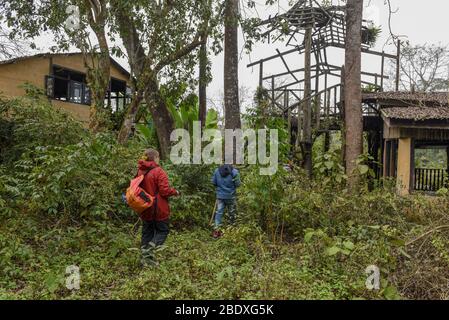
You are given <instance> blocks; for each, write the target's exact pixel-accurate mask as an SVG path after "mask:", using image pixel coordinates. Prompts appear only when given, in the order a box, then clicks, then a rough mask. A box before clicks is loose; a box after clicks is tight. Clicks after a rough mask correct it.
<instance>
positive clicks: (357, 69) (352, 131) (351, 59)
mask: <svg viewBox="0 0 449 320" xmlns="http://www.w3.org/2000/svg"><path fill="white" fill-rule="evenodd" d="M362 13H363V1H360V0H348V1H347V5H346V51H345V80H344V83H345V87H344V101H345V103H344V104H345V136H346V139H345V141H346V147H345V148H346V154H345V156H346V172H347V175H348V187H349V189H350V190H351V191H355V190H356V188H357V186H358V182H359V175H358V172H357V164H356V160H357V158H358V157H359V156H360V155H361V154H362V152H363V116H362V90H361V85H362V84H361V39H362V36H361V29H362Z"/></svg>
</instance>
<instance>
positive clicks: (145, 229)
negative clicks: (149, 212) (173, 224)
mask: <svg viewBox="0 0 449 320" xmlns="http://www.w3.org/2000/svg"><path fill="white" fill-rule="evenodd" d="M142 222H143V224H142V242H141V246H142V247H146V246H148V244H149V243H150V242H153V243H154V244H155V245H156V246H161V245H163V244H164V242H165V240H167V237H168V234H169V232H170V230H169V225H168V220H165V221H142Z"/></svg>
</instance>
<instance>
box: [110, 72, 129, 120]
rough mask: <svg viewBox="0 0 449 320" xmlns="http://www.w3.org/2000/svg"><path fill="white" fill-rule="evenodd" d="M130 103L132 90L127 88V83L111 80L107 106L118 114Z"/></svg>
mask: <svg viewBox="0 0 449 320" xmlns="http://www.w3.org/2000/svg"><path fill="white" fill-rule="evenodd" d="M130 101H131V89H130V88H129V87H127V86H126V82H125V81H121V80H118V79H114V78H111V82H110V83H109V90H108V92H107V94H106V97H105V102H104V104H105V106H108V107H109V108H110V109H111V110H112V112H117V111H122V110H123V109H124V108H125V106H126V105H127V104H128V103H129V102H130Z"/></svg>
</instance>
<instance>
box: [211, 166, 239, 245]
mask: <svg viewBox="0 0 449 320" xmlns="http://www.w3.org/2000/svg"><path fill="white" fill-rule="evenodd" d="M212 183H213V185H214V186H215V189H216V194H217V210H216V212H215V224H214V232H213V233H212V236H213V237H214V238H220V237H221V236H222V232H221V231H220V226H221V224H222V220H223V214H224V210H225V209H227V210H228V214H229V221H230V223H231V224H234V223H235V219H236V214H237V212H236V211H237V188H238V187H239V186H240V183H241V182H240V174H239V171H238V170H237V169H235V168H233V167H232V165H230V164H224V165H222V166H221V167H219V168H217V169H216V170H215V172H214V175H213V176H212Z"/></svg>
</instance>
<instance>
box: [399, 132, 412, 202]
mask: <svg viewBox="0 0 449 320" xmlns="http://www.w3.org/2000/svg"><path fill="white" fill-rule="evenodd" d="M411 141H412V139H411V138H400V139H399V145H398V162H397V163H398V167H397V184H396V185H397V189H398V193H399V194H400V195H407V194H409V193H410V179H411V177H410V172H411V151H412V145H411Z"/></svg>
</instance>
